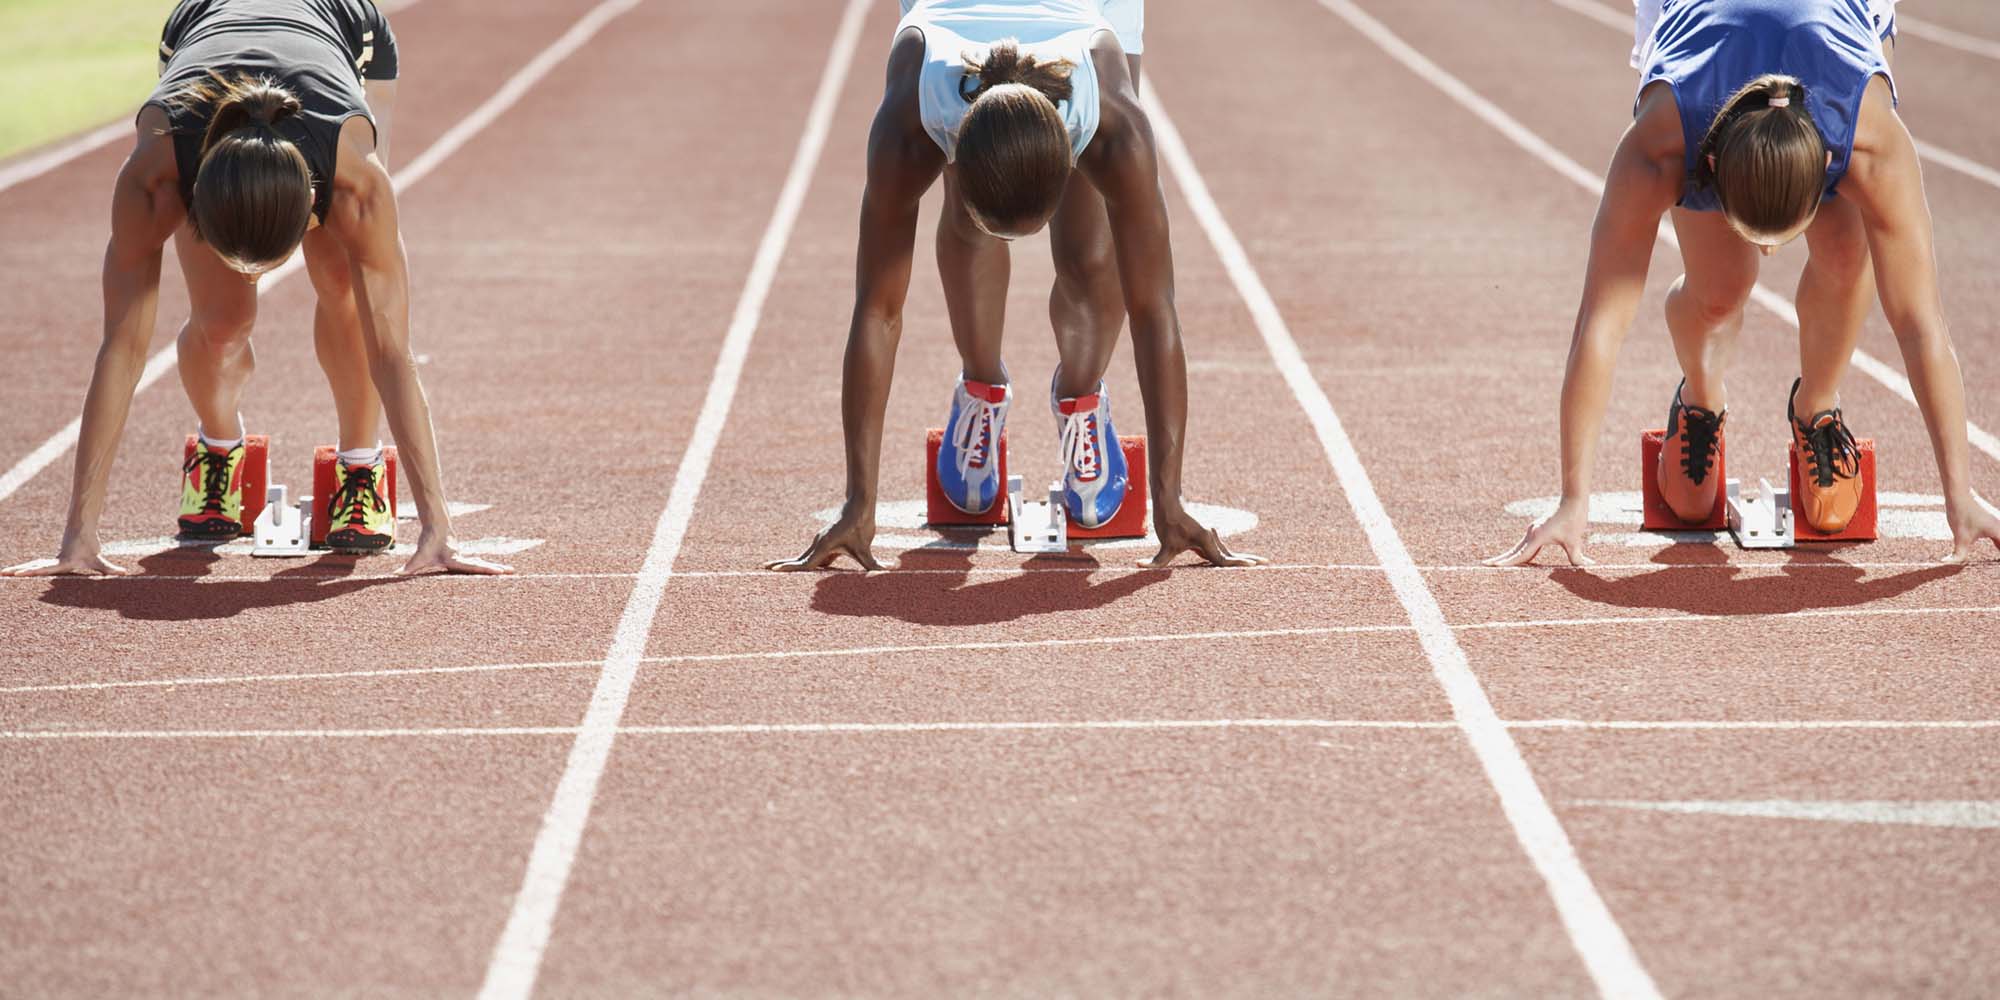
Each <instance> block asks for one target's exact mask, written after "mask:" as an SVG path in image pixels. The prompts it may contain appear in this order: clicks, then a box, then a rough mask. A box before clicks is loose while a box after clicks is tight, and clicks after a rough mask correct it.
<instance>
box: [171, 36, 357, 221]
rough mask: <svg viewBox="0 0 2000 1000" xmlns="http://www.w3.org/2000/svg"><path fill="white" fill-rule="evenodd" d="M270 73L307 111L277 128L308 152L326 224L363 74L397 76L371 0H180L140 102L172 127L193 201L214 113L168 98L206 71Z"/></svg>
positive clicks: (317, 207) (318, 210)
mask: <svg viewBox="0 0 2000 1000" xmlns="http://www.w3.org/2000/svg"><path fill="white" fill-rule="evenodd" d="M211 70H212V71H215V72H218V73H221V74H223V75H225V76H234V75H236V74H238V73H251V74H254V75H262V76H269V77H271V78H273V79H275V80H277V81H278V82H279V83H281V84H283V85H284V87H285V89H287V90H290V91H291V92H292V93H293V94H294V95H295V96H297V97H298V99H299V103H300V104H302V105H304V108H305V110H304V111H303V112H302V113H300V114H297V115H293V116H291V117H289V118H286V119H285V120H284V121H281V122H279V123H278V124H277V126H276V127H277V130H278V134H280V135H282V136H284V137H285V138H287V139H290V140H291V141H292V142H293V143H295V144H296V145H297V146H298V147H299V152H301V153H303V154H305V158H306V165H307V166H308V167H310V168H312V175H313V215H314V216H315V217H316V218H318V219H320V220H321V221H324V220H325V219H326V213H327V207H328V205H329V204H330V203H331V200H332V197H333V168H334V162H335V160H336V159H337V154H338V153H339V150H340V127H341V126H342V125H345V124H346V123H347V120H348V119H349V118H353V117H355V116H357V115H358V116H360V117H363V118H367V119H368V120H369V123H370V124H373V123H374V120H375V119H374V118H373V116H371V115H370V114H369V113H368V99H367V96H366V94H365V93H364V91H363V89H362V81H363V80H394V79H395V78H396V36H395V35H393V34H391V33H390V32H389V20H388V19H387V18H385V17H383V16H382V12H381V11H379V10H377V9H375V4H374V3H373V2H372V0H181V2H180V3H179V4H178V5H176V6H175V7H174V11H173V13H172V14H169V15H167V25H166V27H165V28H164V29H162V30H161V32H160V84H159V86H158V87H155V88H154V89H153V95H152V96H151V97H149V98H147V99H146V105H147V106H149V107H158V108H161V109H163V110H165V111H166V113H167V119H168V121H170V122H171V123H172V125H173V129H174V163H175V165H176V166H177V167H178V169H179V171H180V175H181V176H180V181H181V199H182V200H183V201H185V202H187V203H188V204H189V205H190V206H191V205H193V203H194V179H195V174H196V173H197V171H199V170H200V168H201V138H202V134H203V133H204V132H206V131H207V130H208V120H209V116H210V112H211V109H210V108H208V107H206V106H199V105H198V106H195V107H182V106H177V102H175V101H174V97H175V96H176V95H177V94H179V93H180V92H181V91H182V90H183V89H184V88H186V87H188V86H190V85H192V84H197V83H200V82H201V81H203V80H205V79H207V78H208V74H209V72H210V71H211Z"/></svg>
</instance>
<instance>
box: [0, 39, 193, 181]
mask: <svg viewBox="0 0 2000 1000" xmlns="http://www.w3.org/2000/svg"><path fill="white" fill-rule="evenodd" d="M173 7H174V5H173V0H0V94H5V95H7V98H6V100H7V110H6V113H5V114H0V157H6V156H11V155H13V154H15V153H19V152H21V151H23V150H26V149H32V148H34V147H37V146H41V145H45V144H47V143H50V142H53V141H55V140H57V139H60V138H62V137H64V136H66V135H70V134H72V133H75V132H80V131H83V130H84V129H88V128H93V127H95V126H98V125H102V124H104V123H105V122H108V121H112V120H115V119H118V118H120V117H126V116H130V115H132V114H135V113H137V112H138V109H139V104H140V102H142V101H144V100H145V99H146V95H147V94H149V93H151V92H152V90H153V84H154V83H155V82H156V81H157V80H158V79H159V67H160V57H159V52H160V25H162V24H164V23H165V22H166V20H167V12H169V11H171V10H173Z"/></svg>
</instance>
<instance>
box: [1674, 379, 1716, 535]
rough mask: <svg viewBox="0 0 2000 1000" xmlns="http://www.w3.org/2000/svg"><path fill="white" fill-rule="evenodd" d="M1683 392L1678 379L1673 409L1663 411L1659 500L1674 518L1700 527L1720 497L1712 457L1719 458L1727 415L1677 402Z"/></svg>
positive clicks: (1683, 387) (1684, 384)
mask: <svg viewBox="0 0 2000 1000" xmlns="http://www.w3.org/2000/svg"><path fill="white" fill-rule="evenodd" d="M1686 388H1687V380H1686V379H1682V380H1681V384H1680V387H1679V388H1677V389H1675V390H1674V405H1673V406H1672V407H1671V408H1669V409H1668V410H1667V436H1666V440H1665V441H1663V442H1662V443H1661V445H1660V475H1659V483H1660V496H1661V497H1662V498H1663V499H1665V500H1666V501H1667V506H1668V507H1671V508H1673V511H1674V516H1675V517H1678V518H1680V519H1681V520H1683V521H1686V522H1687V523H1689V524H1700V523H1702V522H1704V521H1706V520H1708V519H1709V517H1710V516H1711V515H1713V514H1714V513H1715V504H1716V502H1717V501H1718V500H1719V499H1721V497H1722V488H1721V487H1722V484H1721V483H1720V482H1719V481H1717V479H1716V477H1715V475H1714V472H1715V460H1716V457H1717V456H1719V455H1721V454H1722V421H1723V419H1724V418H1725V417H1727V416H1728V415H1729V412H1728V411H1727V410H1724V411H1723V412H1721V413H1717V412H1715V411H1713V410H1704V409H1702V408H1701V407H1699V406H1689V405H1687V404H1686V403H1683V402H1681V392H1682V391H1683V390H1685V389H1686Z"/></svg>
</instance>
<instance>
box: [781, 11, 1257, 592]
mask: <svg viewBox="0 0 2000 1000" xmlns="http://www.w3.org/2000/svg"><path fill="white" fill-rule="evenodd" d="M1142 4H1143V0H904V3H903V20H902V23H901V24H899V25H897V28H896V36H895V41H894V43H893V45H892V46H891V48H890V51H889V67H888V84H887V87H886V89H885V92H884V93H883V96H882V104H881V107H880V108H879V109H878V110H877V111H876V114H875V121H874V125H873V127H872V128H871V129H870V131H869V136H868V185H867V188H866V189H865V190H864V191H863V192H862V198H861V245H860V249H859V260H858V264H857V267H856V287H855V296H854V313H853V317H852V319H851V321H850V324H849V327H848V334H847V356H846V365H845V368H844V370H843V375H842V380H841V424H842V430H843V433H844V435H845V437H846V445H847V501H846V504H845V505H844V506H843V507H842V508H841V514H840V517H839V518H838V520H836V521H835V522H834V524H833V525H832V526H830V527H828V528H827V529H826V530H825V531H822V532H821V533H820V534H819V536H818V537H816V538H814V539H813V542H812V544H811V545H810V546H809V547H808V548H807V549H806V551H805V553H804V554H803V555H801V556H799V557H798V558H796V559H787V560H782V561H779V562H775V563H771V564H770V567H771V568H773V569H816V568H820V567H824V566H826V565H828V564H830V563H832V562H833V560H834V559H836V558H837V557H839V556H841V555H843V554H845V555H847V556H849V557H850V558H852V559H854V560H855V561H856V562H858V563H860V564H861V565H862V566H863V567H864V568H867V569H879V568H880V565H879V564H878V563H877V562H876V561H875V557H874V555H873V554H872V552H871V546H872V544H873V542H874V538H875V500H876V492H875V491H876V485H877V481H878V478H879V476H878V472H879V469H880V465H881V451H882V420H883V410H884V408H885V407H886V405H887V403H888V398H889V380H890V376H891V373H892V372H893V370H894V367H895V355H896V344H897V341H898V339H899V338H900V337H901V335H902V325H903V299H904V297H905V296H906V295H907V294H908V292H909V286H910V270H911V255H912V253H913V249H914V244H915V242H916V233H917V208H918V202H919V200H920V199H921V198H922V197H923V194H924V192H925V191H928V190H929V189H930V188H931V186H932V185H933V184H934V183H935V182H936V181H937V179H938V178H939V177H940V176H942V177H943V178H944V210H943V213H942V215H941V216H940V218H939V221H938V232H937V258H938V272H939V277H940V278H942V279H943V282H944V292H945V301H946V304H947V306H948V308H949V311H950V315H951V329H952V337H953V339H954V340H955V341H957V344H958V350H959V357H960V361H961V364H962V369H961V371H960V374H959V378H958V379H957V384H956V386H955V387H954V390H953V392H952V398H951V405H950V409H949V411H948V415H947V418H946V421H947V422H946V432H945V440H944V442H943V445H942V446H941V447H940V448H939V449H938V457H937V463H936V469H935V474H936V476H937V479H938V483H939V485H940V486H941V487H942V488H943V492H944V493H945V495H946V496H947V497H948V498H949V499H950V500H951V502H952V503H953V504H954V505H956V506H957V507H958V508H959V509H961V510H964V511H967V512H969V513H980V512H984V511H986V510H988V509H990V508H991V507H992V505H993V504H995V503H999V502H1004V501H1002V500H1001V494H1002V493H1003V492H1004V490H1005V484H1003V483H1002V482H1001V481H1000V476H999V459H998V453H999V449H1000V447H1001V434H1002V432H1003V430H1004V429H1005V426H1006V419H1007V410H1008V407H1009V405H1010V404H1011V403H1012V401H1013V396H1014V392H1013V387H1012V385H1011V384H1010V380H1009V378H1008V374H1007V368H1006V365H1005V364H1003V363H1002V362H1001V359H1000V342H1001V321H1002V312H1003V306H1004V304H1005V302H1006V298H1007V275H1008V268H1009V264H1008V243H1009V242H1011V241H1013V240H1015V239H1018V238H1020V237H1022V236H1027V235H1030V234H1032V233H1035V232H1039V231H1040V230H1041V229H1042V227H1044V226H1047V227H1048V228H1049V242H1050V246H1051V249H1052V250H1053V251H1054V253H1053V256H1054V258H1055V271H1056V280H1055V287H1054V288H1053V289H1052V290H1051V291H1050V293H1049V319H1050V322H1051V324H1052V325H1053V326H1054V328H1055V335H1056V347H1057V351H1058V353H1059V355H1060V356H1061V363H1060V364H1059V365H1058V366H1057V368H1056V371H1055V373H1054V376H1053V377H1052V378H1051V380H1050V381H1051V385H1050V391H1049V408H1050V410H1051V411H1053V414H1054V417H1055V422H1056V426H1057V435H1056V438H1057V442H1058V443H1059V445H1060V448H1061V456H1062V462H1063V499H1064V505H1065V506H1066V507H1067V508H1068V513H1069V517H1070V519H1071V520H1072V521H1074V522H1076V523H1078V524H1081V525H1085V526H1096V525H1100V524H1103V523H1104V522H1106V521H1108V520H1110V519H1111V517H1112V516H1113V515H1115V514H1116V513H1117V512H1118V510H1119V508H1120V506H1121V505H1122V504H1123V502H1124V500H1125V497H1126V476H1127V470H1126V466H1125V458H1124V453H1123V452H1122V451H1121V450H1120V448H1119V445H1118V438H1117V436H1116V434H1115V432H1114V431H1113V429H1112V424H1111V405H1110V400H1109V397H1108V396H1107V395H1106V394H1105V392H1104V384H1103V376H1104V370H1105V368H1106V367H1107V366H1108V365H1109V364H1110V363H1111V351H1112V348H1113V347H1115V346H1116V345H1117V339H1118V333H1119V329H1120V327H1121V326H1122V325H1123V323H1124V321H1125V319H1126V317H1127V316H1128V315H1129V316H1130V318H1131V321H1132V354H1133V359H1134V360H1135V361H1136V363H1137V365H1138V368H1139V388H1140V394H1141V396H1142V397H1143V399H1144V402H1145V405H1146V438H1147V442H1148V444H1149V446H1150V447H1149V452H1150V455H1149V458H1150V462H1149V466H1150V469H1149V471H1150V486H1151V493H1152V501H1153V529H1154V531H1155V532H1156V534H1157V535H1158V538H1159V543H1160V548H1159V551H1158V552H1157V553H1156V554H1155V555H1154V557H1153V559H1152V560H1151V563H1152V564H1153V565H1165V564H1167V563H1169V562H1171V561H1173V559H1174V557H1175V556H1176V555H1177V554H1179V553H1181V552H1187V551H1192V552H1195V553H1197V554H1198V555H1200V556H1201V557H1202V558H1204V559H1206V560H1208V561H1209V562H1211V563H1216V564H1220V565H1245V564H1249V563H1252V562H1256V561H1258V560H1257V558H1256V557H1255V556H1248V555H1243V554H1239V553H1234V552H1231V551H1230V550H1229V548H1228V547H1227V546H1225V545H1224V544H1223V543H1222V541H1221V539H1220V538H1218V537H1217V536H1216V533H1215V532H1214V531H1213V530H1211V529H1208V528H1205V527H1203V526H1202V525H1201V524H1200V523H1198V522H1197V521H1196V520H1195V519H1194V517H1193V516H1191V515H1190V514H1189V513H1188V511H1187V508H1186V506H1185V504H1183V502H1182V500H1181V495H1180V487H1181V484H1180V478H1181V457H1182V447H1183V443H1184V441H1185V440H1186V427H1187V360H1186V355H1185V354H1184V353H1183V350H1182V346H1181V339H1180V320H1179V318H1178V316H1177V315H1176V313H1175V311H1174V302H1173V253H1172V248H1171V246H1170V245H1169V241H1168V236H1167V212H1166V200H1165V197H1164V195H1163V194H1162V193H1161V190H1160V179H1159V164H1158V162H1157V159H1156V157H1155V155H1154V149H1153V134H1152V129H1151V127H1150V125H1148V123H1147V120H1146V113H1145V111H1144V109H1143V108H1141V107H1140V104H1139V93H1138V78H1139V52H1140V33H1141V28H1142V21H1143V16H1144V13H1143V6H1142Z"/></svg>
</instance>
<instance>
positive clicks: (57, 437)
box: [0, 0, 639, 502]
mask: <svg viewBox="0 0 2000 1000" xmlns="http://www.w3.org/2000/svg"><path fill="white" fill-rule="evenodd" d="M638 2H639V0H604V2H603V3H601V4H599V5H597V6H596V7H594V8H592V9H591V11H590V13H588V14H585V15H584V16H583V17H582V18H580V19H578V20H577V22H576V23H575V24H573V25H571V26H570V29H569V30H568V31H565V32H563V34H562V36H561V37H559V38H557V39H556V40H555V42H553V43H552V44H550V45H549V47H548V48H546V49H543V50H542V51H541V52H540V53H539V54H537V55H536V56H535V58H533V59H531V60H529V61H528V63H527V65H525V66H522V67H521V68H520V70H518V71H517V72H515V74H514V75H513V76H511V77H509V78H508V79H507V81H506V82H505V83H504V84H502V85H501V87H500V89H499V90H498V91H495V92H494V94H493V96H492V97H489V98H487V99H486V100H485V102H484V103H482V104H480V105H479V106H478V107H476V108H474V109H472V112H471V113H470V114H468V115H466V116H465V117H464V118H463V119H461V120H460V121H459V122H458V124H456V125H453V126H452V127H451V128H450V129H448V130H446V131H445V133H444V134H443V135H441V136H439V137H438V139H437V141H436V142H434V143H432V144H431V146H430V148H429V149H426V150H424V151H423V152H422V153H419V154H418V155H417V157H416V158H415V159H413V160H411V161H410V162H409V163H408V164H407V165H405V166H404V167H403V169H402V170H399V171H397V172H396V175H395V177H394V180H395V184H396V190H397V191H399V192H400V191H403V190H406V189H407V188H409V187H410V185H412V184H415V183H417V182H418V181H420V180H422V179H423V178H424V177H425V176H427V175H429V174H430V172H431V171H433V170H435V169H437V167H438V165H439V164H441V163H443V162H444V161H445V159H446V158H447V157H449V156H451V154H453V153H456V152H458V150H459V149H460V148H461V147H463V146H464V145H465V144H466V143H467V142H468V141H470V140H471V139H472V137H473V136H475V135H478V134H479V133H480V132H481V131H483V130H484V129H485V128H486V127H487V126H489V125H492V124H493V123H494V122H495V121H497V120H499V118H500V116H501V115H503V114H506V113H507V112H508V111H509V110H510V109H512V108H513V106H514V105H515V104H516V103H517V102H519V101H520V99H521V97H522V96H523V95H525V94H526V93H527V92H528V89H529V88H531V87H533V86H534V85H535V84H536V83H538V82H540V81H541V79H542V78H543V77H545V76H547V75H548V73H549V71H550V70H552V69H554V68H555V67H556V65H557V64H558V63H561V62H562V61H563V60H565V59H567V58H569V57H570V56H571V55H572V54H574V53H575V52H576V50H577V49H580V48H582V47H583V45H584V43H586V42H588V41H590V39H591V37H592V36H594V35H596V34H597V32H598V30H599V29H601V28H603V27H604V25H605V23H606V22H608V21H610V20H611V19H612V18H614V17H617V16H618V15H620V14H623V13H624V12H626V11H628V10H631V9H632V7H633V6H635V5H636V4H637V3H638ZM303 270H305V254H304V253H296V254H293V255H292V259H290V260H288V261H286V262H285V263H284V265H283V266H281V267H278V268H276V269H274V270H272V271H270V272H269V273H267V274H266V275H264V279H263V280H262V281H259V282H258V283H257V294H258V295H259V296H263V295H265V294H267V293H269V292H270V290H271V289H273V288H276V287H278V286H279V285H281V284H283V283H284V282H285V281H286V280H287V279H289V278H291V277H292V276H293V275H295V274H297V273H299V272H300V271H303ZM177 360H178V359H177V357H176V355H175V350H174V344H173V342H172V340H171V339H170V340H169V341H168V343H167V346H165V347H162V348H160V349H159V350H158V351H157V352H155V353H154V354H153V356H152V357H150V358H147V359H146V367H145V369H144V370H143V371H142V372H141V373H140V375H139V382H138V385H137V386H135V387H134V388H133V390H132V395H133V398H135V399H136V398H138V396H139V394H140V393H143V392H145V391H146V390H147V388H149V387H150V386H152V384H153V383H155V382H158V381H159V380H160V377H161V376H163V375H165V374H166V373H167V372H169V371H172V370H173V368H174V365H175V363H176V361H177ZM82 429H83V417H82V415H81V414H79V415H78V416H76V417H74V418H72V419H71V420H70V422H69V423H68V424H66V425H64V426H63V428H62V429H61V430H59V431H57V432H56V433H55V434H54V435H53V436H51V437H50V438H49V439H48V440H47V441H44V442H42V443H41V444H40V445H38V446H36V448H35V449H34V450H33V451H30V452H29V453H28V454H27V456H26V457H24V458H22V459H21V460H20V461H19V462H16V463H14V466H13V467H12V468H10V469H8V470H7V471H6V472H4V473H0V502H4V501H5V500H6V499H7V498H8V497H11V496H13V495H14V494H15V492H17V491H18V490H20V488H21V487H22V486H25V485H27V483H28V481H29V480H31V479H33V478H35V476H36V475H38V474H40V472H41V471H42V470H43V469H46V468H48V467H49V465H50V464H52V463H54V462H55V460H56V459H58V458H60V457H62V455H63V453H65V452H67V451H69V450H70V449H71V448H73V447H75V446H76V440H77V435H78V433H79V432H80V431H82Z"/></svg>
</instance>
